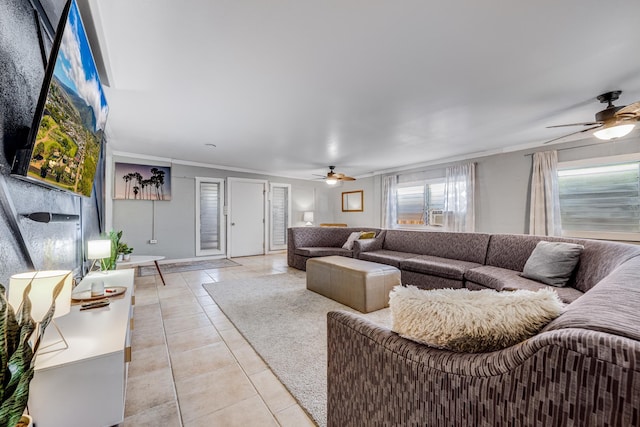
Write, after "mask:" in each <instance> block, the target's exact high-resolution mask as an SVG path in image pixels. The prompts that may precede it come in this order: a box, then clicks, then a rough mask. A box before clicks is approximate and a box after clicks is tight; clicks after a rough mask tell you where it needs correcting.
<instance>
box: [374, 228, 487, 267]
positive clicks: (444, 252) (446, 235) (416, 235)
mask: <svg viewBox="0 0 640 427" xmlns="http://www.w3.org/2000/svg"><path fill="white" fill-rule="evenodd" d="M489 237H490V235H489V234H484V233H454V232H442V231H407V230H387V234H386V236H385V238H384V246H383V249H388V250H392V251H398V252H408V253H413V254H415V255H432V256H439V257H442V258H449V259H457V260H460V261H468V262H476V263H479V264H484V259H485V255H486V253H487V246H488V244H489Z"/></svg>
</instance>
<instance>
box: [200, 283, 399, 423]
mask: <svg viewBox="0 0 640 427" xmlns="http://www.w3.org/2000/svg"><path fill="white" fill-rule="evenodd" d="M203 287H204V288H205V289H206V290H207V292H209V295H211V297H212V298H213V300H214V301H215V302H216V304H218V306H219V307H220V309H221V310H222V311H223V312H224V313H225V314H226V316H227V317H228V318H229V320H231V322H233V324H234V325H235V326H236V328H237V329H238V330H239V331H240V333H241V334H242V335H243V336H244V337H245V338H246V339H247V341H249V343H250V344H251V345H252V346H253V348H254V349H255V350H256V351H257V352H258V354H260V356H262V358H263V359H264V361H265V362H266V363H267V364H268V365H269V367H270V368H271V370H272V371H273V372H274V373H275V375H276V376H277V377H278V378H279V379H280V381H281V382H282V383H283V384H284V385H285V386H286V387H287V389H288V390H289V391H290V392H291V394H292V395H293V396H294V397H295V398H296V400H298V402H299V403H300V405H301V406H302V407H303V408H304V409H305V410H306V411H307V412H308V413H309V415H310V416H311V417H312V418H313V420H314V421H315V422H316V423H317V424H318V425H319V426H325V425H326V423H327V313H328V312H329V311H333V310H345V311H350V312H352V313H357V314H359V315H361V316H363V317H366V318H368V319H370V320H371V321H373V322H375V323H378V324H384V325H390V324H391V317H390V310H389V309H388V308H386V309H384V310H379V311H375V312H373V313H368V314H362V313H360V312H358V311H356V310H353V309H352V308H349V307H347V306H344V305H342V304H340V303H337V302H335V301H333V300H331V299H328V298H325V297H323V296H322V295H319V294H317V293H315V292H312V291H309V290H307V289H306V275H305V273H304V272H302V271H301V272H295V273H287V274H274V275H270V276H262V277H258V278H254V279H244V280H230V281H227V282H220V283H205V284H203Z"/></svg>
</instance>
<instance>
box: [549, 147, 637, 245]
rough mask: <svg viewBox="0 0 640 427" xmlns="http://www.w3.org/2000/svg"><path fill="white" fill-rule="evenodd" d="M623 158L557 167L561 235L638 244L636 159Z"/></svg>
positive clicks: (570, 163) (571, 163)
mask: <svg viewBox="0 0 640 427" xmlns="http://www.w3.org/2000/svg"><path fill="white" fill-rule="evenodd" d="M633 157H637V156H632V158H633ZM627 158H629V157H628V156H622V157H614V158H601V159H596V160H589V161H582V162H580V161H576V162H566V163H560V164H559V165H558V187H559V192H560V218H561V222H562V234H563V235H565V236H573V237H583V238H596V239H613V240H633V241H640V158H639V159H638V160H632V161H622V160H624V159H627Z"/></svg>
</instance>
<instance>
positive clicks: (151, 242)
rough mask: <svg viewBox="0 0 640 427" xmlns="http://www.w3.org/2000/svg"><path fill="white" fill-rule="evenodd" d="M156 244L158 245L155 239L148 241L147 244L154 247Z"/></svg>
mask: <svg viewBox="0 0 640 427" xmlns="http://www.w3.org/2000/svg"><path fill="white" fill-rule="evenodd" d="M156 243H158V241H157V240H156V239H151V240H149V244H150V245H155V244H156Z"/></svg>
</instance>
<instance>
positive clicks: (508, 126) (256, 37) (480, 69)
mask: <svg viewBox="0 0 640 427" xmlns="http://www.w3.org/2000/svg"><path fill="white" fill-rule="evenodd" d="M86 1H87V2H88V4H89V7H90V10H91V14H92V17H93V21H94V22H93V25H94V26H95V31H96V34H97V37H98V44H99V45H100V50H101V52H100V55H99V57H100V58H99V62H101V64H99V67H100V68H101V69H102V74H103V76H102V78H103V80H104V83H105V84H107V85H108V87H107V88H106V95H107V100H108V102H109V106H110V114H109V119H108V124H107V135H108V140H109V144H110V146H111V147H112V149H113V150H116V151H118V152H130V153H138V154H144V155H148V156H157V157H163V158H170V159H175V160H183V161H192V162H198V163H206V164H211V165H223V166H227V167H232V168H239V169H246V170H252V171H259V172H264V173H267V174H272V175H279V176H289V177H298V178H304V179H311V178H313V176H312V174H314V173H318V174H322V173H326V171H327V166H328V165H336V166H337V168H336V171H338V172H343V173H346V174H349V175H352V176H365V175H367V174H370V173H376V172H380V171H385V170H390V169H394V168H400V167H402V166H406V165H409V164H419V163H426V162H430V161H434V160H438V159H447V158H452V157H458V156H465V155H469V154H471V153H487V152H489V153H491V152H499V151H502V150H511V149H514V148H516V147H518V148H528V147H534V146H538V145H540V144H541V143H542V142H544V141H546V140H549V139H552V138H555V137H558V136H561V135H563V134H566V133H569V132H572V131H574V130H579V129H580V128H562V129H546V128H545V127H546V126H549V125H554V124H562V123H573V122H582V121H589V120H593V115H594V114H595V113H596V112H597V111H599V110H601V109H603V108H604V105H601V104H599V103H598V102H597V101H596V100H595V97H596V96H597V95H599V94H601V93H603V92H607V91H609V90H616V89H619V90H623V91H624V92H623V94H622V97H621V99H620V100H619V101H618V102H617V103H616V104H617V105H618V104H619V105H627V104H630V103H632V102H635V101H638V100H640V61H639V60H638V46H640V25H639V24H638V18H639V17H640V1H638V0H609V1H602V0H598V1H595V0H563V1H558V0H539V1H528V2H525V1H506V0H485V1H477V0H449V1H439V2H427V1H424V0H404V1H391V0H373V1H364V0H324V1H323V0H316V1H310V0H307V1H301V0H277V1H276V0H251V1H249V0H184V1H175V0H154V1H151V0H144V1H143V0H86ZM635 133H636V134H637V133H638V132H637V131H636V132H635ZM205 144H215V145H216V146H217V147H216V148H212V147H209V146H206V145H205Z"/></svg>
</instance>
